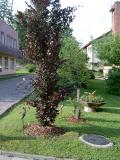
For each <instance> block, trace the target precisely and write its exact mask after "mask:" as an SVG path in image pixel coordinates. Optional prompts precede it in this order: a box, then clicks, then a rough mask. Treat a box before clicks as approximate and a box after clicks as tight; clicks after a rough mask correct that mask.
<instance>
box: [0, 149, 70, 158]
mask: <svg viewBox="0 0 120 160" xmlns="http://www.w3.org/2000/svg"><path fill="white" fill-rule="evenodd" d="M0 155H1V156H7V157H10V158H14V157H15V158H24V159H26V160H27V159H28V160H73V159H67V158H55V157H49V156H48V157H46V156H40V155H31V154H23V153H18V152H7V151H0Z"/></svg>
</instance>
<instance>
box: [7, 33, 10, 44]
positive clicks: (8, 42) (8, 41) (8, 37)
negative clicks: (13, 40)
mask: <svg viewBox="0 0 120 160" xmlns="http://www.w3.org/2000/svg"><path fill="white" fill-rule="evenodd" d="M7 47H10V36H9V35H7Z"/></svg>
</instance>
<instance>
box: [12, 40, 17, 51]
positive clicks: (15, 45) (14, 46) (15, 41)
mask: <svg viewBox="0 0 120 160" xmlns="http://www.w3.org/2000/svg"><path fill="white" fill-rule="evenodd" d="M13 48H14V49H17V40H16V39H14V44H13Z"/></svg>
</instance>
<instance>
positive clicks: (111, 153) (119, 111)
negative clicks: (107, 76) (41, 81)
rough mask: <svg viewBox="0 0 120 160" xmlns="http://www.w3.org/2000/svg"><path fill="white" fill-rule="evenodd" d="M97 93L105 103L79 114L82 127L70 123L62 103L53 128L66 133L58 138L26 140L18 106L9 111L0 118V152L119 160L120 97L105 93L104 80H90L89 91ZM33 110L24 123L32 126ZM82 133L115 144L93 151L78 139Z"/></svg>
mask: <svg viewBox="0 0 120 160" xmlns="http://www.w3.org/2000/svg"><path fill="white" fill-rule="evenodd" d="M90 90H91V91H94V90H97V93H98V94H99V93H100V94H101V95H102V96H103V97H104V98H105V100H106V102H107V104H106V105H104V106H103V108H102V109H103V110H102V111H101V112H97V113H82V117H84V118H86V120H87V121H86V123H84V124H71V123H69V122H68V121H67V117H69V116H71V115H72V113H73V106H72V104H71V103H70V102H66V103H65V107H64V111H63V114H62V116H61V115H59V116H58V117H57V119H56V125H57V126H59V127H63V128H64V129H65V130H66V133H65V135H62V136H60V137H45V138H44V137H39V138H34V137H29V136H26V135H25V134H23V132H22V124H21V120H20V114H19V112H20V111H21V108H22V106H23V105H25V103H21V104H19V105H18V106H17V107H16V108H15V109H13V110H12V111H11V112H9V113H7V114H5V116H3V117H1V119H0V150H8V151H17V152H25V153H34V154H40V155H50V156H56V157H69V158H74V159H79V160H119V159H120V158H119V157H120V97H117V96H112V95H108V94H107V93H105V84H104V81H99V80H93V81H90V83H89V91H90ZM35 122H36V119H35V111H34V109H32V108H31V109H30V110H29V109H28V115H27V116H26V118H25V123H26V124H28V123H35ZM85 133H92V134H93V133H96V134H101V135H104V136H107V137H108V138H110V139H111V141H112V142H113V143H114V146H113V147H112V148H109V149H96V148H92V147H90V146H87V145H86V144H83V143H82V142H80V141H79V140H78V137H79V136H80V135H82V134H85Z"/></svg>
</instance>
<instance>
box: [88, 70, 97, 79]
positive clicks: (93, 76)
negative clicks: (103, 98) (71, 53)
mask: <svg viewBox="0 0 120 160" xmlns="http://www.w3.org/2000/svg"><path fill="white" fill-rule="evenodd" d="M88 73H89V77H90V79H95V74H94V71H91V70H89V72H88Z"/></svg>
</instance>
